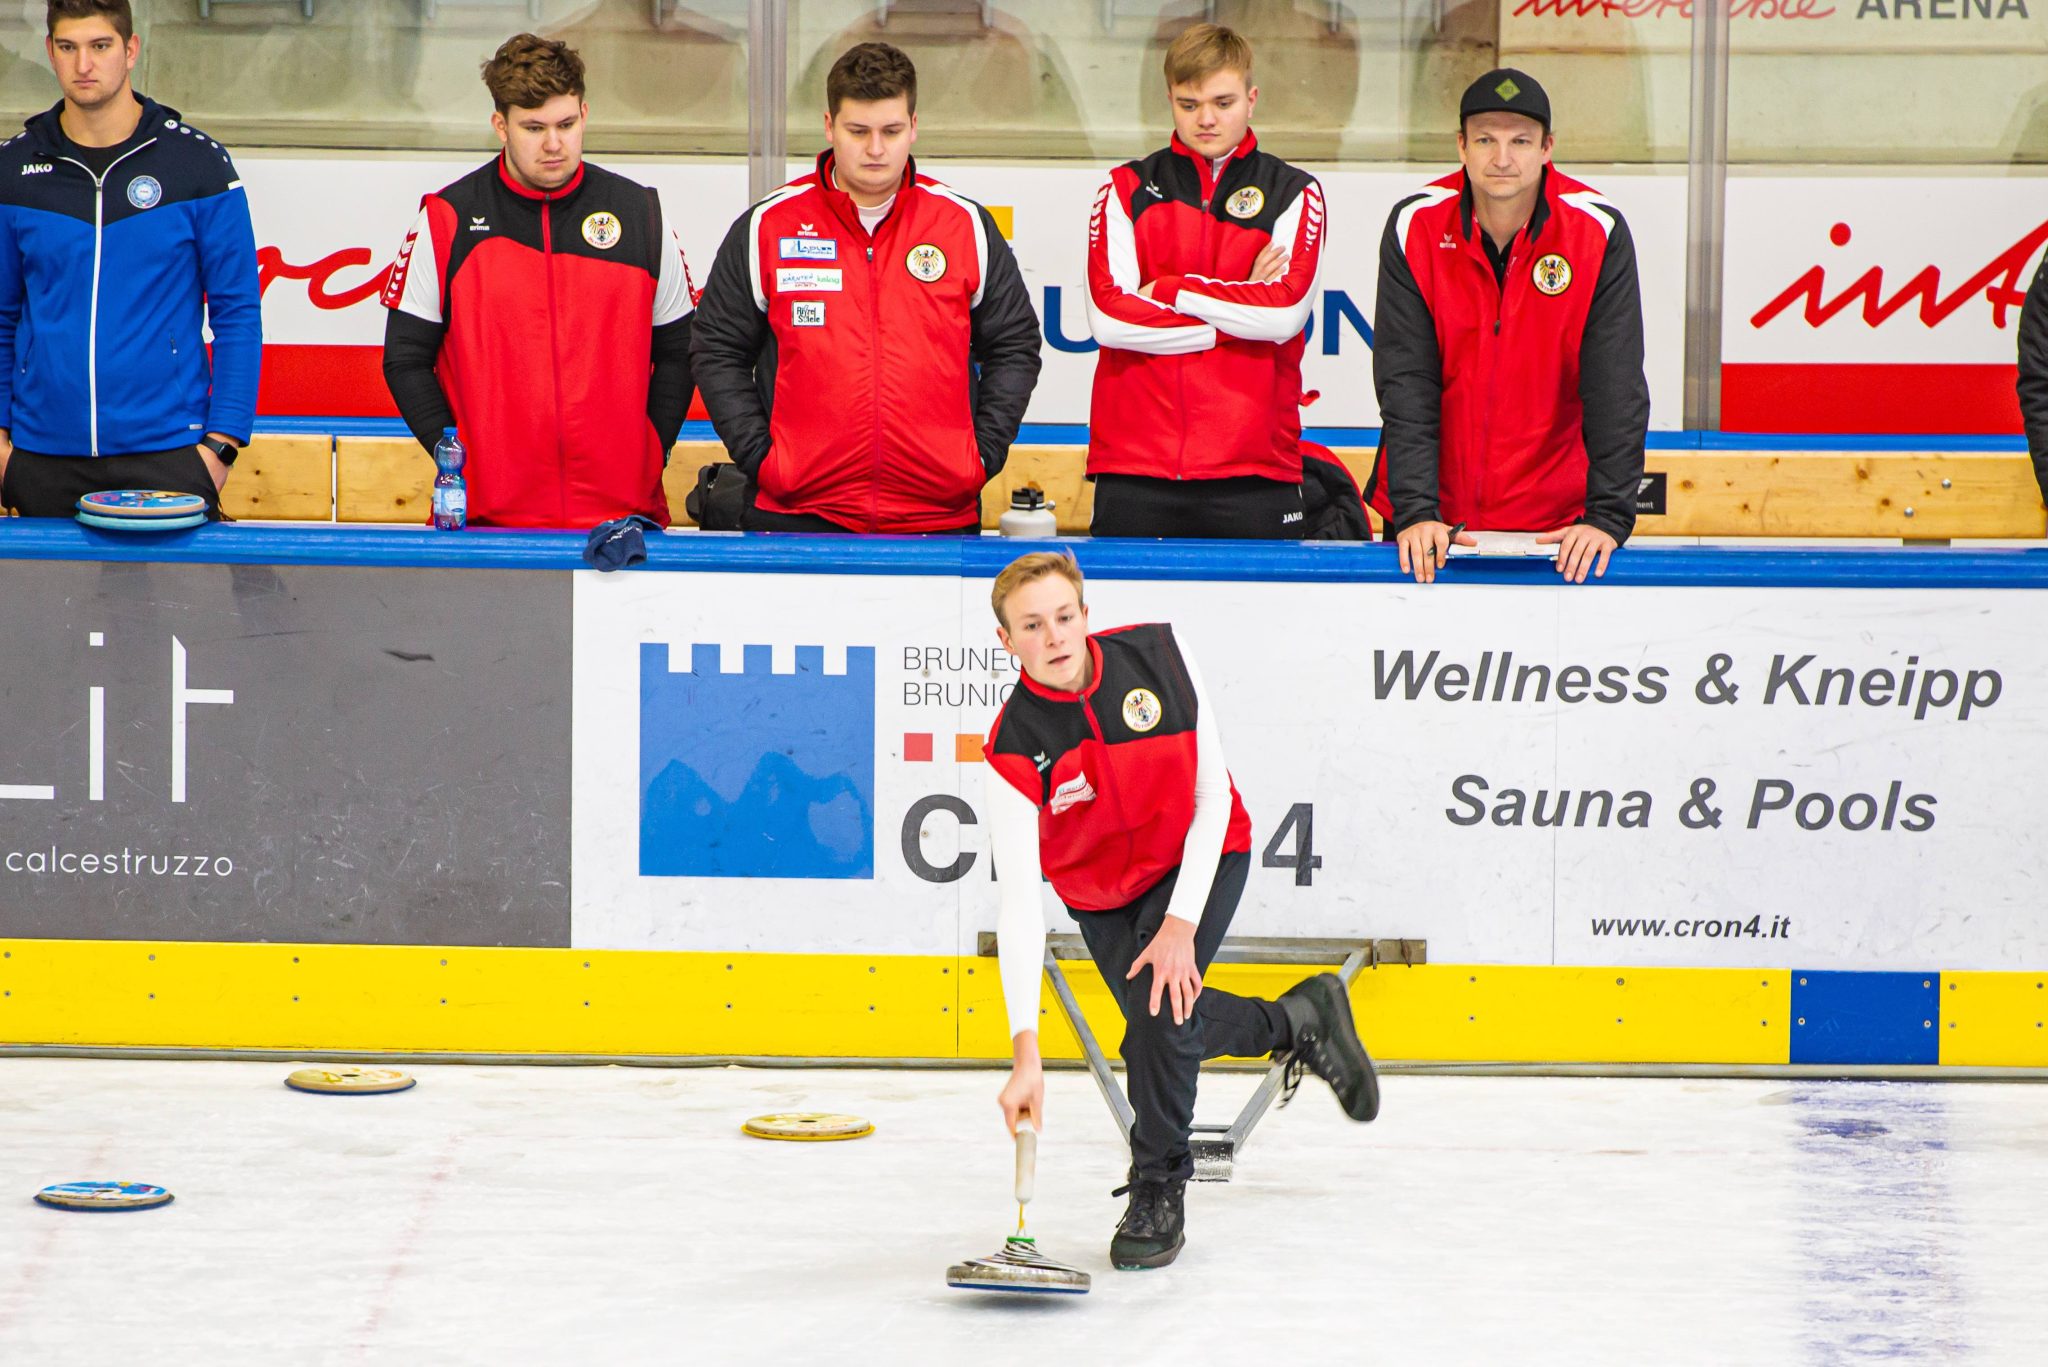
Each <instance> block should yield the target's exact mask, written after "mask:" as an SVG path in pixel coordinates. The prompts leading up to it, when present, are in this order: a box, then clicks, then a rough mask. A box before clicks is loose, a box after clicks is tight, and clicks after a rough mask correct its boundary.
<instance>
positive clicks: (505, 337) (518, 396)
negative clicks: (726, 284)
mask: <svg viewBox="0 0 2048 1367" xmlns="http://www.w3.org/2000/svg"><path fill="white" fill-rule="evenodd" d="M383 302H384V305H385V307H386V308H387V309H388V310H389V311H390V312H389V314H388V315H387V317H386V319H385V332H384V375H385V381H386V383H387V384H389V385H390V387H391V392H392V396H393V397H394V398H395V399H396V400H397V401H398V409H399V412H400V413H402V414H403V415H404V416H405V420H406V425H407V426H408V427H409V428H411V429H412V432H413V435H414V436H415V437H416V438H418V440H419V442H420V444H421V445H423V446H425V447H426V448H427V449H428V450H429V451H431V450H432V449H433V447H434V444H435V443H436V442H437V441H439V440H440V437H441V432H442V429H443V428H445V427H453V428H455V429H456V434H457V435H458V436H459V437H460V438H461V439H462V444H463V447H464V448H465V450H466V452H467V461H466V463H465V467H464V471H463V478H464V482H465V483H466V485H467V486H468V496H469V520H470V521H471V522H473V523H476V524H478V525H482V526H501V527H575V528H583V527H592V526H595V525H597V524H598V523H600V522H609V521H611V520H612V519H614V518H619V517H625V516H627V515H628V514H632V513H638V514H641V515H644V516H647V517H651V518H653V519H655V520H656V521H657V522H660V523H661V524H662V525H664V526H666V525H667V524H668V500H667V499H666V498H665V497H664V496H663V494H662V488H661V473H662V467H663V465H664V464H666V462H667V460H668V448H669V446H670V445H671V444H672V443H673V442H674V441H675V439H676V435H677V433H678V432H679V431H680V429H681V427H682V423H683V415H684V413H685V412H686V411H687V410H688V408H689V404H690V387H691V384H690V370H689V328H690V308H691V304H690V281H689V270H688V267H687V266H686V265H685V264H684V261H683V252H682V247H681V246H680V244H678V242H677V241H676V237H675V234H674V233H673V232H672V231H671V230H670V229H668V228H667V227H666V226H665V225H664V224H663V222H662V214H661V200H660V197H659V196H658V195H656V193H655V192H654V191H653V190H652V189H650V188H648V187H647V186H645V185H641V184H638V183H637V182H634V181H631V180H628V179H626V178H625V177H624V176H621V175H617V174H614V173H613V172H610V171H607V170H604V169H603V168H602V167H599V166H593V165H591V164H590V163H589V162H585V163H583V165H582V166H580V167H579V168H578V169H577V172H576V175H575V177H574V178H573V179H571V180H570V181H569V183H568V184H567V185H565V186H563V187H562V188H561V189H559V190H556V191H553V192H551V193H546V194H543V193H541V192H540V191H537V190H530V189H528V188H526V187H525V186H523V185H521V184H519V183H518V182H517V181H515V180H514V179H513V178H512V176H511V173H510V172H509V171H507V170H506V169H505V163H504V158H503V156H502V155H501V156H500V157H498V158H497V159H496V160H493V161H492V162H490V163H489V164H488V165H485V166H481V167H478V168H477V169H476V170H475V171H472V172H470V173H469V174H468V175H466V176H464V177H463V178H462V179H460V180H458V181H456V182H455V183H454V184H452V185H450V186H448V187H447V188H446V189H444V190H441V191H440V192H439V193H437V194H431V195H428V196H427V197H426V198H425V199H423V200H422V201H421V203H420V213H419V217H418V219H417V220H416V221H415V222H414V224H413V228H412V231H411V232H410V233H409V234H408V235H407V236H406V239H405V245H404V247H403V248H401V249H400V251H399V253H398V260H397V262H396V263H395V264H394V265H393V266H392V268H391V277H390V280H389V281H388V282H387V284H386V286H385V289H384V299H383Z"/></svg>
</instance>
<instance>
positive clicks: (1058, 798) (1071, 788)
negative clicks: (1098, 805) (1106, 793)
mask: <svg viewBox="0 0 2048 1367" xmlns="http://www.w3.org/2000/svg"><path fill="white" fill-rule="evenodd" d="M1094 800H1095V788H1094V786H1093V785H1091V784H1090V783H1089V782H1088V775H1086V774H1076V775H1074V777H1072V778H1070V779H1068V780H1067V781H1066V782H1065V783H1062V784H1061V785H1060V786H1059V787H1057V788H1055V789H1053V790H1052V800H1051V801H1050V802H1048V803H1046V804H1045V805H1046V806H1047V807H1049V808H1051V809H1052V814H1053V815H1054V816H1058V815H1059V814H1060V813H1061V812H1064V811H1065V810H1067V808H1069V807H1076V806H1079V805H1080V804H1081V803H1083V802H1093V801H1094Z"/></svg>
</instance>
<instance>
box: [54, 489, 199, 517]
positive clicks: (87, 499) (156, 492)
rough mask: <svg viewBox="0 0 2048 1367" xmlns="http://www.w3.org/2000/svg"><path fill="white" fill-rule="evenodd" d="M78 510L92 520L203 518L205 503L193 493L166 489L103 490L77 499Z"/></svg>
mask: <svg viewBox="0 0 2048 1367" xmlns="http://www.w3.org/2000/svg"><path fill="white" fill-rule="evenodd" d="M78 511H79V512H81V513H90V514H92V516H94V517H111V518H121V519H123V520H137V521H149V520H151V519H153V518H173V517H190V516H192V515H193V514H194V513H197V514H198V515H199V516H201V517H204V516H206V500H205V499H203V498H201V497H200V496H199V495H197V494H179V493H173V492H171V491H170V490H168V489H106V490H102V491H101V492H99V493H96V494H87V495H85V496H84V497H83V498H81V499H79V500H78Z"/></svg>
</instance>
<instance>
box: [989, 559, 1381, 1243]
mask: <svg viewBox="0 0 2048 1367" xmlns="http://www.w3.org/2000/svg"><path fill="white" fill-rule="evenodd" d="M1083 587H1084V586H1083V581H1082V578H1081V569H1080V566H1079V565H1077V564H1075V563H1074V561H1073V560H1071V559H1069V558H1068V557H1066V556H1064V555H1061V554H1059V553H1057V552H1046V551H1040V552H1036V553H1034V554H1031V555H1026V556H1022V557H1020V558H1018V559H1017V560H1015V561H1013V562H1011V564H1010V565H1009V567H1008V568H1007V569H1005V570H1004V571H1003V572H1002V573H1001V574H1000V575H998V576H997V577H996V582H995V584H994V586H993V587H992V588H991V590H990V592H989V603H990V606H992V607H993V608H994V609H995V612H996V622H997V628H996V636H997V639H999V640H1000V641H1001V642H1002V643H1003V648H1004V649H1005V650H1008V651H1009V652H1010V653H1011V654H1013V655H1015V656H1016V657H1017V660H1018V663H1019V664H1020V665H1021V666H1022V667H1023V669H1022V674H1021V675H1020V676H1019V678H1018V680H1017V687H1016V688H1015V689H1014V690H1013V691H1012V692H1011V694H1010V697H1009V700H1008V701H1007V702H1005V703H1004V704H1003V710H1002V713H1001V715H999V716H998V717H997V718H996V721H995V725H994V726H992V727H990V728H989V733H988V740H987V743H986V745H985V747H984V750H983V753H984V754H985V756H986V757H987V759H988V766H989V772H988V784H987V811H988V822H989V839H990V850H991V852H992V853H993V855H994V858H995V866H996V877H997V880H998V886H999V887H1000V889H1001V895H1002V910H1001V912H1000V913H999V914H998V917H997V921H996V956H997V972H998V975H999V976H1000V977H1001V978H1002V988H1003V1007H1004V1010H1005V1012H1006V1013H1007V1014H1008V1016H1009V1021H1010V1047H1011V1055H1012V1067H1011V1072H1010V1079H1009V1081H1008V1082H1007V1083H1005V1084H1004V1086H1003V1090H1002V1093H1001V1096H1000V1097H999V1098H998V1100H999V1104H1000V1105H1001V1106H1002V1108H1003V1119H1004V1123H1006V1124H1007V1125H1008V1126H1009V1127H1010V1130H1011V1132H1012V1133H1014V1132H1015V1131H1016V1129H1017V1126H1018V1125H1019V1124H1021V1123H1023V1122H1024V1121H1026V1120H1028V1121H1029V1122H1030V1123H1031V1124H1032V1125H1033V1126H1034V1127H1037V1126H1040V1125H1042V1123H1043V1121H1044V1117H1045V1074H1044V1069H1043V1064H1042V1061H1041V1059H1040V1056H1039V1050H1038V1017H1039V981H1040V978H1041V976H1042V974H1041V971H1040V965H1041V964H1043V963H1044V960H1045V913H1044V912H1043V910H1041V908H1040V898H1039V883H1040V879H1041V878H1043V879H1045V880H1047V881H1050V882H1051V884H1052V890H1053V892H1054V893H1055V894H1056V895H1057V896H1058V897H1059V899H1060V901H1061V902H1062V903H1064V904H1065V906H1066V908H1067V910H1068V912H1069V913H1070V914H1071V915H1072V916H1073V918H1074V921H1075V923H1076V924H1078V925H1079V926H1080V927H1081V938H1082V939H1083V940H1085V941H1086V942H1087V945H1088V953H1089V957H1091V958H1092V959H1094V961H1095V965H1096V967H1097V968H1098V969H1100V970H1101V972H1102V981H1103V984H1104V985H1105V986H1106V987H1108V988H1109V992H1110V995H1111V996H1112V997H1113V998H1115V1000H1116V1004H1117V1006H1118V1007H1119V1008H1120V1009H1121V1010H1122V1012H1123V1016H1124V1036H1123V1045H1122V1053H1123V1058H1124V1066H1125V1076H1126V1077H1127V1079H1128V1085H1129V1087H1130V1101H1131V1108H1132V1110H1133V1112H1134V1113H1135V1121H1134V1123H1133V1125H1132V1128H1131V1169H1130V1186H1129V1191H1130V1193H1131V1203H1130V1206H1129V1208H1128V1209H1127V1210H1126V1211H1125V1212H1124V1218H1123V1222H1122V1224H1120V1225H1119V1226H1118V1228H1117V1232H1116V1237H1115V1238H1113V1239H1112V1240H1111V1241H1110V1260H1111V1261H1112V1262H1113V1263H1114V1264H1115V1265H1116V1266H1118V1267H1120V1268H1142V1267H1163V1266H1165V1265H1166V1264H1167V1263H1170V1262H1172V1261H1173V1260H1174V1259H1175V1258H1176V1257H1177V1256H1179V1254H1180V1249H1181V1244H1182V1241H1183V1236H1184V1224H1185V1212H1184V1209H1183V1205H1182V1196H1183V1193H1184V1189H1185V1187H1186V1184H1187V1180H1188V1178H1189V1176H1190V1175H1192V1173H1193V1172H1194V1157H1193V1154H1192V1151H1191V1149H1190V1147H1189V1133H1190V1128H1191V1126H1192V1125H1193V1122H1194V1110H1195V1089H1196V1084H1197V1082H1198V1081H1199V1077H1200V1073H1201V1067H1202V1060H1203V1059H1205V1058H1220V1057H1223V1056H1225V1055H1235V1056H1237V1057H1241V1058H1252V1057H1257V1056H1259V1055H1261V1054H1269V1053H1270V1054H1273V1055H1275V1056H1276V1057H1281V1058H1285V1059H1286V1060H1287V1062H1288V1064H1289V1067H1288V1070H1287V1073H1286V1078H1287V1082H1288V1095H1289V1096H1290V1097H1291V1096H1292V1095H1293V1087H1294V1084H1295V1083H1297V1082H1299V1081H1300V1078H1301V1075H1302V1074H1303V1073H1306V1072H1314V1073H1315V1074H1316V1075H1317V1076H1318V1077H1321V1078H1323V1079H1324V1080H1325V1081H1327V1082H1329V1084H1330V1085H1331V1086H1332V1087H1333V1088H1335V1089H1336V1092H1337V1098H1338V1100H1339V1101H1340V1102H1341V1103H1342V1105H1343V1107H1344V1111H1345V1113H1346V1114H1347V1115H1349V1116H1350V1117H1351V1118H1352V1119H1353V1120H1371V1119H1372V1118H1373V1117H1374V1116H1375V1115H1377V1114H1378V1113H1379V1081H1378V1078H1377V1076H1376V1075H1375V1073H1374V1071H1373V1066H1372V1059H1371V1057H1370V1056H1369V1055H1368V1054H1367V1053H1366V1052H1365V1046H1364V1045H1363V1044H1361V1043H1360V1042H1359V1039H1358V1030H1357V1026H1356V1024H1355V1023H1354V1022H1353V1020H1352V1015H1351V1004H1350V1000H1349V998H1348V997H1347V996H1346V994H1345V991H1344V986H1343V983H1342V981H1341V980H1340V979H1339V978H1338V977H1337V976H1336V975H1335V974H1332V973H1322V974H1317V975H1315V976H1314V977H1311V978H1309V979H1308V980H1307V981H1306V982H1303V983H1301V984H1299V985H1297V986H1295V987H1293V988H1291V989H1290V990H1289V991H1287V992H1286V993H1285V994H1283V995H1282V996H1281V997H1280V998H1279V1000H1277V1001H1267V1000H1264V999H1263V998H1258V997H1243V996H1239V995H1237V994H1236V993H1232V992H1225V991H1223V990H1221V989H1219V988H1214V987H1209V986H1207V985H1205V984H1204V983H1203V981H1202V975H1203V974H1205V973H1207V972H1208V971H1209V965H1210V964H1211V963H1212V962H1213V961H1214V959H1215V957H1216V952H1217V950H1218V949H1219V948H1221V947H1222V944H1223V937H1224V934H1225V932H1226V931H1228V930H1229V928H1230V921H1231V918H1232V917H1233V916H1235V915H1236V914H1237V903H1238V899H1239V897H1241V896H1242V895H1243V893H1244V887H1245V879H1246V876H1247V875H1248V873H1249V872H1250V869H1251V848H1252V825H1251V818H1250V817H1249V816H1247V815H1246V814H1245V809H1244V803H1243V802H1242V801H1240V800H1239V799H1238V795H1237V785H1236V784H1235V783H1233V782H1232V781H1231V777H1230V767H1229V765H1228V763H1227V762H1226V761H1225V758H1224V754H1223V740H1222V735H1221V732H1220V729H1219V728H1218V726H1217V724H1216V719H1215V715H1214V709H1213V708H1211V707H1210V706H1209V701H1208V699H1207V697H1206V696H1205V695H1204V693H1203V690H1202V678H1201V674H1200V673H1199V671H1198V670H1197V669H1196V667H1195V662H1194V660H1193V658H1192V657H1191V656H1190V655H1189V654H1188V652H1187V650H1186V648H1185V647H1184V646H1182V644H1181V643H1180V641H1179V640H1178V639H1177V638H1176V637H1175V636H1174V632H1173V628H1172V627H1170V626H1167V625H1165V624H1164V623H1153V624H1151V625H1147V626H1134V627H1125V628H1122V629H1120V630H1115V631H1104V632H1098V633H1095V634H1090V633H1089V630H1088V605H1087V604H1086V603H1085V602H1083V601H1082V593H1083ZM1283 1104H1284V1102H1283ZM1119 1194H1120V1193H1119Z"/></svg>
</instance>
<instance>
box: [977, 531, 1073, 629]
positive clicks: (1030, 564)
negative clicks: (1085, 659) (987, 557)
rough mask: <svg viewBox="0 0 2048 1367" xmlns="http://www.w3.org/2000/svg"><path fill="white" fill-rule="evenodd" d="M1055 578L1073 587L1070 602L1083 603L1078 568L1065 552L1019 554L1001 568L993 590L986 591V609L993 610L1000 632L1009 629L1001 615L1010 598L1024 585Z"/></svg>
mask: <svg viewBox="0 0 2048 1367" xmlns="http://www.w3.org/2000/svg"><path fill="white" fill-rule="evenodd" d="M1055 574H1056V575H1058V576H1059V577H1060V578H1062V579H1064V580H1066V581H1067V582H1068V583H1069V584H1072V585H1073V586H1074V601H1075V602H1077V603H1080V604H1082V605H1084V606H1085V605H1086V604H1087V601H1088V600H1087V596H1086V592H1085V590H1084V589H1083V588H1082V585H1081V566H1080V565H1079V563H1077V562H1076V561H1075V559H1074V557H1073V556H1072V555H1070V554H1068V553H1067V552H1065V551H1033V552H1032V553H1031V554H1029V555H1020V556H1018V557H1017V558H1016V559H1015V560H1012V561H1011V562H1010V563H1009V564H1008V565H1005V566H1004V567H1003V572H1002V573H1001V574H999V575H997V576H996V582H995V587H994V588H992V589H990V590H989V595H988V602H989V606H990V607H992V608H994V609H995V610H996V620H997V621H998V622H1000V623H1002V624H1003V630H1005V631H1008V630H1009V629H1010V619H1009V618H1008V617H1006V616H1004V615H1003V604H1004V603H1006V602H1008V601H1009V598H1010V595H1011V594H1013V593H1015V592H1016V591H1017V590H1018V589H1021V588H1023V587H1024V586H1025V585H1026V584H1035V583H1037V582H1038V581H1039V580H1041V579H1044V578H1047V577H1049V576H1051V575H1055Z"/></svg>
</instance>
